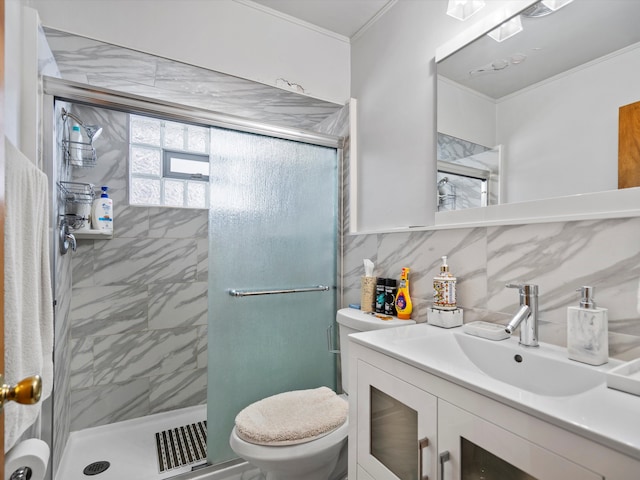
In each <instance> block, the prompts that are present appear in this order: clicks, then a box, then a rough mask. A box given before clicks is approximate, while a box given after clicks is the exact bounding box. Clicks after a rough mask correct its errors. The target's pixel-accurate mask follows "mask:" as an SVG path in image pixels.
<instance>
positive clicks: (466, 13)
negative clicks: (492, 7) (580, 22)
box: [447, 0, 566, 21]
mask: <svg viewBox="0 0 640 480" xmlns="http://www.w3.org/2000/svg"><path fill="white" fill-rule="evenodd" d="M558 1H562V0H558ZM565 1H566V0H565ZM484 6H485V2H484V0H449V5H448V6H447V15H449V16H450V17H453V18H457V19H458V20H461V21H464V20H466V19H467V18H469V17H470V16H471V15H473V14H474V13H476V12H478V11H479V10H480V9H481V8H482V7H484Z"/></svg>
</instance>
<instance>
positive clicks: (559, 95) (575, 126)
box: [497, 46, 640, 202]
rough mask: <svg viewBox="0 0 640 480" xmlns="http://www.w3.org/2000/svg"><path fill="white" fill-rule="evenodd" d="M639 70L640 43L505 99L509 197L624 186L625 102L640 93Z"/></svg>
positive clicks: (502, 128) (500, 131) (501, 112)
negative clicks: (621, 136) (621, 134)
mask: <svg viewBox="0 0 640 480" xmlns="http://www.w3.org/2000/svg"><path fill="white" fill-rule="evenodd" d="M638 72H640V46H639V47H638V48H636V49H634V50H631V51H627V52H626V53H624V54H621V55H618V56H614V57H612V58H610V59H608V60H607V61H603V62H599V63H595V64H593V65H591V66H589V67H588V68H583V69H579V70H577V71H574V72H573V73H572V74H571V75H565V76H560V77H558V78H557V79H556V80H555V81H552V82H548V83H543V84H540V85H538V86H537V87H536V88H533V89H530V90H527V91H525V92H523V93H521V94H518V95H515V96H513V97H510V98H508V99H506V100H505V101H502V102H499V103H498V105H497V118H498V124H497V125H498V126H497V140H498V143H503V144H504V145H505V147H506V150H505V155H506V159H507V168H508V175H507V178H508V183H507V201H508V202H518V201H527V200H533V199H539V198H550V197H556V196H562V195H571V194H577V193H588V192H599V191H603V190H615V189H617V188H618V110H619V108H620V107H621V106H623V105H628V104H629V103H633V102H637V101H639V100H640V90H638ZM551 177H553V181H551V180H550V178H551Z"/></svg>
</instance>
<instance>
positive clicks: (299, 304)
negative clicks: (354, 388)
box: [207, 129, 338, 464]
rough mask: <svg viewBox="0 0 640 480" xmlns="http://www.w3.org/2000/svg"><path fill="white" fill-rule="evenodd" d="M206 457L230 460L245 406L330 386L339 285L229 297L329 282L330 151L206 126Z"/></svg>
mask: <svg viewBox="0 0 640 480" xmlns="http://www.w3.org/2000/svg"><path fill="white" fill-rule="evenodd" d="M211 136H212V138H211V150H212V152H211V158H212V166H211V173H210V193H209V198H210V207H209V242H210V243H209V347H208V348H209V352H208V359H209V367H208V376H209V377H208V394H207V395H208V400H207V401H208V416H207V418H208V420H207V422H208V423H207V425H208V445H209V448H208V451H209V457H208V460H209V462H210V463H213V464H216V463H220V462H223V461H226V460H230V459H232V458H235V457H236V455H235V454H234V452H233V451H232V450H231V448H230V447H229V434H230V433H231V430H232V429H233V425H234V418H235V416H236V414H237V413H238V412H239V411H240V410H241V409H242V408H244V407H245V406H247V405H248V404H250V403H252V402H254V401H257V400H259V399H261V398H264V397H267V396H269V395H274V394H276V393H280V392H283V391H288V390H296V389H307V388H316V387H319V386H321V385H326V386H329V387H331V388H335V356H334V355H333V354H331V353H329V351H328V349H327V340H326V330H327V329H328V328H329V326H331V325H333V324H334V322H335V315H336V290H335V288H331V290H330V291H328V292H308V293H295V294H293V293H292V294H284V295H263V296H253V297H232V296H231V295H229V293H228V291H229V289H250V290H253V289H256V290H264V289H282V288H296V287H308V286H312V285H329V286H331V287H335V285H336V275H337V273H336V272H337V270H336V265H337V212H338V165H337V163H338V160H337V152H336V150H335V149H331V148H325V147H318V146H313V145H306V144H301V143H296V142H292V141H288V140H279V139H273V138H268V137H263V136H259V135H253V134H248V133H240V132H233V131H228V130H223V129H212V130H211Z"/></svg>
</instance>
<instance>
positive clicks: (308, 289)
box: [229, 285, 331, 297]
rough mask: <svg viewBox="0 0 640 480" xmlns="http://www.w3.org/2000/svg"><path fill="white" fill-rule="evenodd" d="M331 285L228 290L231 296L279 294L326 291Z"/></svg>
mask: <svg viewBox="0 0 640 480" xmlns="http://www.w3.org/2000/svg"><path fill="white" fill-rule="evenodd" d="M330 289H331V287H329V286H327V285H314V286H313V287H300V288H285V289H280V290H236V289H232V290H229V295H231V296H232V297H252V296H256V295H280V294H283V293H303V292H327V291H329V290H330Z"/></svg>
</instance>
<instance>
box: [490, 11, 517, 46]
mask: <svg viewBox="0 0 640 480" xmlns="http://www.w3.org/2000/svg"><path fill="white" fill-rule="evenodd" d="M521 31H522V20H521V19H520V15H517V16H515V17H513V18H512V19H511V20H507V21H506V22H504V23H503V24H502V25H500V26H499V27H498V28H495V29H493V30H491V31H490V32H489V33H487V35H489V36H490V37H491V38H493V39H494V40H495V41H496V42H504V41H505V40H506V39H507V38H511V37H513V36H514V35H516V34H518V33H520V32H521Z"/></svg>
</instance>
